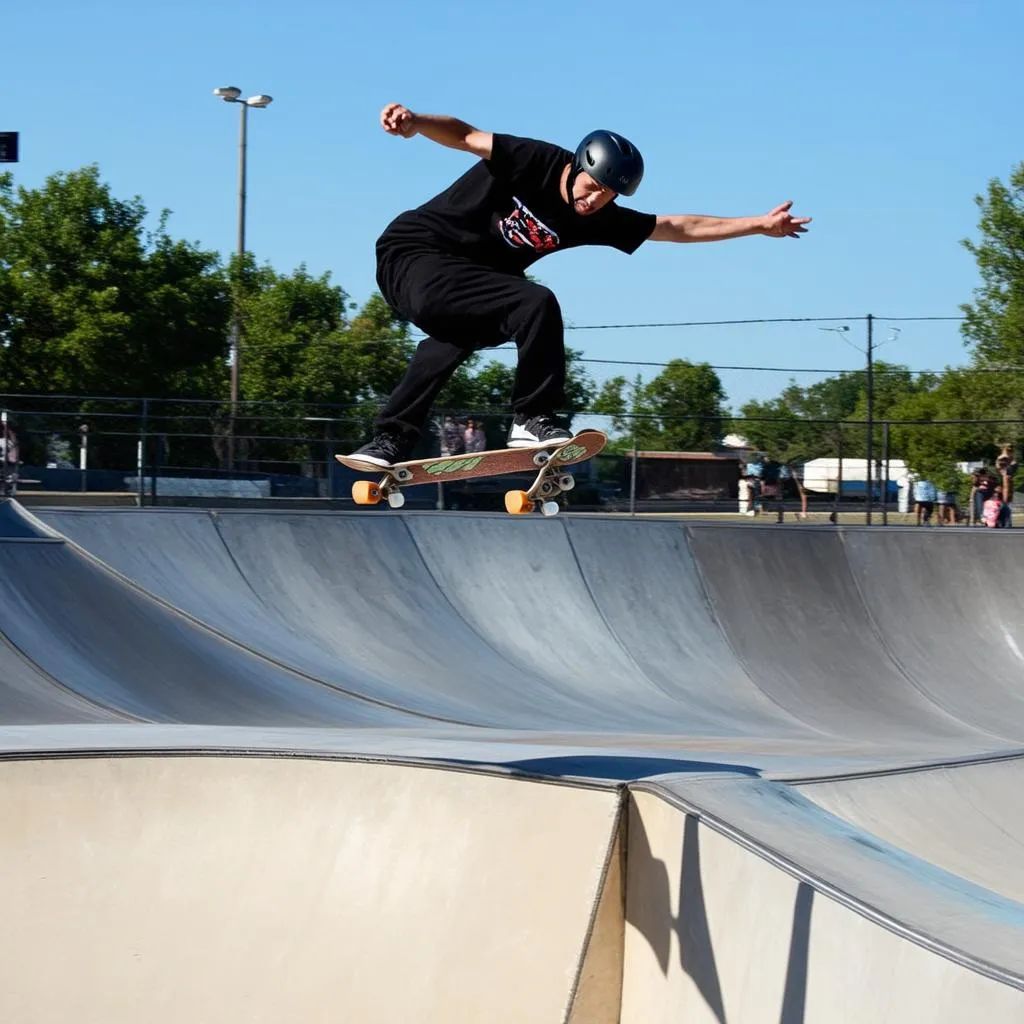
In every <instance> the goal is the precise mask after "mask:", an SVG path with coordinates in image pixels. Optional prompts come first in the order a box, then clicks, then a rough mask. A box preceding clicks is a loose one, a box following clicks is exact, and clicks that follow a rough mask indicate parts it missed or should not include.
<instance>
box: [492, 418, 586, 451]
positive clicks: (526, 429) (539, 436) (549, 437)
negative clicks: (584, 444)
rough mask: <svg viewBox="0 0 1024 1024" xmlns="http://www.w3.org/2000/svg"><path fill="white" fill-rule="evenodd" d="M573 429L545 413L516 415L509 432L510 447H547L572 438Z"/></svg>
mask: <svg viewBox="0 0 1024 1024" xmlns="http://www.w3.org/2000/svg"><path fill="white" fill-rule="evenodd" d="M572 436H573V435H572V431H570V430H566V429H565V428H564V427H560V426H558V425H557V424H556V423H555V421H554V418H553V417H551V416H548V415H546V414H544V413H538V414H537V415H536V416H520V415H516V416H515V417H514V419H513V420H512V429H511V430H510V431H509V432H508V442H507V443H508V447H509V448H547V447H553V446H554V445H556V444H562V443H564V442H565V441H571V440H572Z"/></svg>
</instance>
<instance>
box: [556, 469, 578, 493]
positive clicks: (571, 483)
mask: <svg viewBox="0 0 1024 1024" xmlns="http://www.w3.org/2000/svg"><path fill="white" fill-rule="evenodd" d="M555 483H557V484H558V487H559V489H560V490H563V491H571V490H572V489H573V488H574V487H575V486H576V477H574V476H573V475H572V473H560V474H559V475H558V478H557V479H556V480H555Z"/></svg>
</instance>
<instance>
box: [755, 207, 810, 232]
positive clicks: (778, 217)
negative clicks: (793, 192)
mask: <svg viewBox="0 0 1024 1024" xmlns="http://www.w3.org/2000/svg"><path fill="white" fill-rule="evenodd" d="M792 205H793V200H792V199H788V200H786V202H784V203H783V204H782V205H781V206H776V207H775V209H774V210H772V211H771V213H769V214H766V216H765V218H764V228H763V229H762V234H765V235H768V237H769V238H799V237H800V236H801V235H803V234H806V233H807V228H805V227H804V225H805V224H810V222H811V218H810V217H794V216H793V214H791V213H790V212H789V208H790V207H791V206H792Z"/></svg>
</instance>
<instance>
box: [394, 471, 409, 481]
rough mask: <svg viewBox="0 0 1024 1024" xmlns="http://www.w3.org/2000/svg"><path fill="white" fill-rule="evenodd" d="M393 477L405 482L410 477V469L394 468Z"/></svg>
mask: <svg viewBox="0 0 1024 1024" xmlns="http://www.w3.org/2000/svg"><path fill="white" fill-rule="evenodd" d="M395 479H396V480H397V481H398V482H399V483H405V482H406V481H407V480H411V479H412V470H411V469H396V470H395Z"/></svg>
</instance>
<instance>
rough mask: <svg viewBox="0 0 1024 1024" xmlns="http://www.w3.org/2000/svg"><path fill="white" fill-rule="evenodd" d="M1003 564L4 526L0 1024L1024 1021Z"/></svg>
mask: <svg viewBox="0 0 1024 1024" xmlns="http://www.w3.org/2000/svg"><path fill="white" fill-rule="evenodd" d="M1020 543H1022V542H1021V540H1020V539H1019V538H1018V536H1017V534H1016V532H1015V531H986V530H968V529H963V530H925V529H913V528H887V529H883V528H870V529H868V528H856V527H839V528H836V527H831V526H828V527H817V526H806V527H804V526H787V527H784V528H780V527H777V526H772V525H764V526H762V525H760V524H708V523H695V522H686V523H679V522H672V521H664V520H644V519H618V518H616V519H603V518H601V517H599V516H583V515H575V516H559V517H556V518H554V519H543V518H541V517H522V518H512V517H505V516H492V515H487V514H472V513H437V514H434V513H398V512H393V511H390V510H373V511H364V512H357V513H338V512H330V513H318V512H301V513H291V512H288V513H284V512H282V513H278V512H268V511H252V512H250V511H234V510H232V511H223V512H213V511H203V510H192V509H189V510H175V509H97V510H84V509H83V510H76V509H49V510H48V509H37V510H34V512H32V513H30V512H28V511H26V510H25V509H23V508H21V507H20V506H18V505H17V504H16V503H6V504H4V505H0V751H2V753H3V757H4V760H3V764H2V771H3V774H2V776H0V825H2V828H3V836H4V838H3V841H2V842H0V862H2V867H3V872H2V879H3V881H2V882H0V885H2V886H3V898H4V905H5V906H6V907H7V908H8V910H9V913H8V920H9V922H10V925H9V927H8V928H7V929H5V930H4V934H3V938H2V939H0V944H2V953H3V955H2V957H0V964H2V965H3V966H2V967H0V973H2V982H3V984H0V1015H2V1016H3V1018H4V1019H10V1020H19V1021H57V1020H66V1019H79V1020H96V1021H101V1020H102V1021H118V1022H121V1021H129V1020H132V1021H135V1020H140V1019H146V1020H151V1021H172V1020H175V1021H177V1020H181V1019H186V1018H188V1019H193V1020H196V1021H204V1020H210V1021H214V1020H216V1021H230V1020H239V1021H241V1020H245V1021H284V1020H295V1019H301V1020H304V1021H337V1020H345V1021H349V1020H351V1021H385V1022H392V1021H395V1022H398V1021H402V1022H408V1021H430V1022H432V1021H445V1022H456V1024H458V1022H476V1021H488V1022H504V1021H508V1022H513V1021H514V1022H523V1021H529V1022H535V1021H536V1022H540V1021H565V1022H571V1024H590V1022H599V1024H606V1022H608V1024H610V1022H614V1021H622V1022H624V1024H633V1022H660V1021H679V1020H685V1021H688V1022H689V1021H700V1022H703V1021H709V1022H719V1024H724V1022H734V1021H741V1022H747V1021H755V1022H760V1021H772V1022H780V1021H781V1022H783V1024H797V1022H802V1021H829V1022H831V1021H858V1022H864V1021H894V1020H928V1021H942V1022H946V1021H949V1022H952V1021H975V1020H986V1021H1011V1020H1020V1019H1024V856H1022V853H1024V851H1022V844H1024V810H1022V801H1021V800H1020V798H1019V794H1020V792H1021V789H1022V786H1024V771H1022V768H1021V763H1022V761H1021V755H1022V748H1024V685H1022V684H1024V653H1022V651H1024V598H1022V597H1021V595H1020V593H1019V589H1018V587H1017V584H1016V574H1015V573H1014V572H1013V571H1012V569H1011V568H1010V567H1011V566H1012V564H1013V561H1014V559H1015V557H1016V556H1017V554H1018V552H1019V551H1020V550H1021V549H1020V548H1019V544H1020ZM55 978H59V979H60V980H61V984H60V985H59V986H58V985H56V984H54V979H55Z"/></svg>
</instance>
